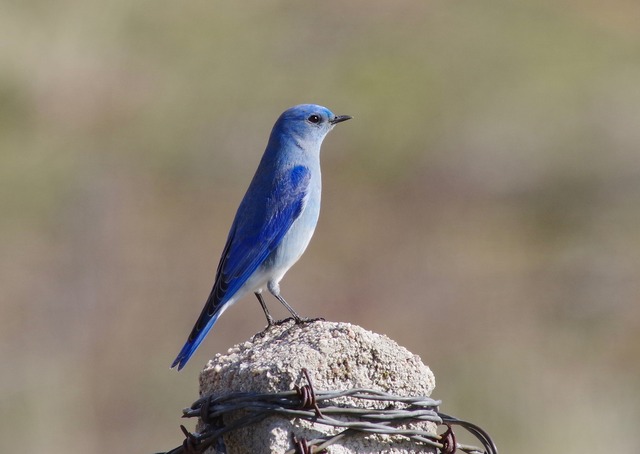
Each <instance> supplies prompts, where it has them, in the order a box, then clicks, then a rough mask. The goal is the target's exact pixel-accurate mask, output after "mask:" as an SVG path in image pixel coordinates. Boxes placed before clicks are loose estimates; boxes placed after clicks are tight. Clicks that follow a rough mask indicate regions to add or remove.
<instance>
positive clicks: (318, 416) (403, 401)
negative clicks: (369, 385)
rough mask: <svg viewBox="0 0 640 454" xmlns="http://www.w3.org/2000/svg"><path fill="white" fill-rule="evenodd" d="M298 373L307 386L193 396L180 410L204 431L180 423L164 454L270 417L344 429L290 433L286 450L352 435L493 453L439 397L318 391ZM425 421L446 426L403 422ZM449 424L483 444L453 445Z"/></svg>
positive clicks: (201, 446)
mask: <svg viewBox="0 0 640 454" xmlns="http://www.w3.org/2000/svg"><path fill="white" fill-rule="evenodd" d="M302 375H303V376H304V378H305V380H306V381H307V384H305V385H303V386H297V385H296V386H294V389H293V390H290V391H281V392H275V393H257V392H237V393H229V394H224V395H219V396H215V395H210V396H206V397H203V398H201V399H198V400H197V401H195V402H194V403H193V405H191V407H189V408H186V409H184V410H183V417H185V418H194V417H197V418H200V419H201V420H202V422H203V424H204V426H205V427H204V429H203V430H202V431H201V432H200V433H190V432H189V431H188V430H187V429H185V428H184V426H180V427H181V430H182V432H183V434H184V435H185V440H184V442H183V444H182V445H181V446H178V447H177V448H175V449H173V450H171V451H168V452H167V453H164V454H199V453H202V452H203V451H204V450H206V449H207V448H209V447H210V446H213V445H216V446H221V445H222V444H223V439H222V436H223V435H224V434H227V433H229V432H232V431H234V430H236V429H239V428H242V427H247V426H250V425H253V424H257V423H259V422H260V421H262V420H263V419H265V418H267V417H269V416H274V415H277V416H281V417H285V418H291V419H293V418H297V419H300V420H306V421H309V422H311V423H319V424H323V425H328V426H333V427H335V428H342V429H343V430H342V431H341V432H339V433H337V434H335V435H327V436H325V437H319V438H316V439H313V440H306V439H303V438H298V437H295V436H294V438H293V443H294V447H295V448H294V449H293V450H289V451H287V453H286V454H311V453H319V452H322V451H323V450H324V449H326V448H327V447H328V446H330V445H332V444H334V443H337V442H338V441H340V440H341V439H343V438H344V437H347V436H355V435H357V434H366V435H371V434H386V435H391V436H395V437H401V438H405V439H408V440H411V441H412V442H414V443H416V444H418V445H423V446H428V447H432V448H435V449H436V450H437V451H438V452H439V453H440V454H455V452H456V451H457V450H460V451H462V452H464V453H467V454H498V449H497V448H496V445H495V443H494V442H493V440H492V439H491V437H490V436H489V434H488V433H487V432H486V431H485V430H484V429H482V428H481V427H479V426H477V425H475V424H473V423H470V422H468V421H463V420H460V419H457V418H455V417H453V416H449V415H446V414H444V413H440V412H439V410H438V406H439V405H440V404H441V403H442V402H440V401H438V400H434V399H431V398H429V397H425V396H414V397H404V396H395V395H393V394H388V393H384V392H381V391H376V390H373V389H364V388H355V389H347V390H343V391H320V390H316V389H314V387H313V384H312V382H311V378H310V376H309V372H308V371H307V369H302ZM341 397H349V398H351V399H353V400H356V401H361V402H362V403H363V405H362V406H355V405H352V406H345V405H344V404H342V403H341V405H340V406H338V405H337V404H336V403H335V402H334V401H335V400H336V399H338V398H341ZM367 402H369V403H377V407H376V408H371V405H370V406H369V407H367V405H366V403H367ZM382 402H386V403H387V405H385V406H384V407H383V408H380V407H381V406H380V403H382ZM231 413H234V418H233V422H232V423H228V424H225V423H224V419H225V418H224V417H225V415H228V414H231ZM238 415H240V416H238ZM227 419H228V418H227ZM424 422H431V423H435V424H436V425H438V426H445V427H446V428H447V429H446V431H445V432H444V433H443V434H442V435H438V434H437V433H433V432H430V431H426V430H422V429H421V428H419V427H415V425H412V426H408V424H409V423H424ZM452 426H459V427H462V428H463V429H465V430H466V431H467V432H469V433H470V434H471V435H473V436H474V437H475V438H476V439H477V440H478V441H479V442H480V443H481V444H482V448H478V447H475V446H467V445H463V444H460V443H458V442H457V437H456V435H455V433H454V431H453V428H452Z"/></svg>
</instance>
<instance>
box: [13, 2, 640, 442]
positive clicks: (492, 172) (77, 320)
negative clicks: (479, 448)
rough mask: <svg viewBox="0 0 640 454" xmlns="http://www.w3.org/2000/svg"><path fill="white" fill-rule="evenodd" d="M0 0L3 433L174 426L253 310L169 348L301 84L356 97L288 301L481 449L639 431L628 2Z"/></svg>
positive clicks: (301, 94)
mask: <svg viewBox="0 0 640 454" xmlns="http://www.w3.org/2000/svg"><path fill="white" fill-rule="evenodd" d="M0 7H1V9H2V14H0V30H1V31H0V35H1V36H2V39H1V40H0V162H1V165H0V206H1V210H2V211H1V213H2V216H1V218H0V238H1V240H0V289H1V293H0V296H1V303H0V310H1V313H0V358H1V359H2V364H3V372H2V373H1V374H0V451H2V452H47V453H51V454H57V453H63V452H68V451H69V449H70V448H72V449H73V451H74V452H88V453H89V452H90V453H112V452H143V453H144V452H155V451H160V450H165V449H169V448H171V447H173V446H175V445H177V444H178V443H179V442H180V438H181V434H180V432H179V430H178V424H180V423H181V422H182V421H180V420H179V415H180V411H181V409H182V408H183V407H185V406H187V405H188V404H190V403H191V402H192V401H193V400H194V399H195V398H196V394H197V375H198V373H199V371H200V368H201V367H202V365H203V364H204V363H205V362H206V360H207V359H208V358H209V357H211V356H213V355H214V354H215V353H216V352H221V351H226V349H227V348H228V347H229V346H231V345H232V344H234V343H236V342H239V341H243V340H244V339H246V338H248V337H250V336H251V335H253V334H254V333H255V332H257V331H259V330H261V329H262V328H263V326H264V319H263V315H262V312H261V311H260V309H259V307H258V304H257V303H256V302H255V301H253V300H252V299H251V298H248V299H247V300H245V301H242V302H240V303H238V304H237V305H236V306H234V307H233V308H231V309H230V310H228V311H227V312H226V313H225V314H224V316H223V318H222V320H221V321H220V322H219V324H217V325H216V327H215V329H214V330H213V331H212V332H211V334H210V335H209V337H208V338H207V339H206V341H205V342H204V343H203V345H202V346H201V348H200V349H199V350H198V352H197V353H196V355H195V356H194V358H193V359H192V360H191V362H190V363H189V365H188V366H187V368H186V369H185V370H184V371H183V372H181V373H176V372H175V371H170V370H169V364H170V363H171V361H172V360H173V358H174V356H175V354H176V353H177V352H178V350H179V348H180V347H181V346H182V343H183V342H184V340H185V338H186V336H187V334H188V332H189V330H190V329H191V326H192V323H193V322H194V320H195V318H196V316H197V314H198V313H199V311H200V309H201V307H202V304H203V301H204V299H205V297H206V296H207V294H208V291H209V289H210V286H211V284H212V279H213V275H214V272H215V268H216V265H217V260H218V257H219V254H220V251H221V249H222V247H223V245H224V241H225V238H226V233H227V230H228V228H229V225H230V223H231V220H232V217H233V214H234V211H235V208H236V206H237V204H238V202H239V200H240V199H241V197H242V195H243V193H244V190H245V188H246V185H247V184H248V182H249V180H250V178H251V176H252V174H253V171H254V169H255V166H256V165H257V162H258V160H259V157H260V155H261V153H262V150H263V149H264V146H265V143H266V139H267V136H268V133H269V130H270V128H271V126H272V124H273V122H274V120H275V118H276V117H277V115H278V114H279V113H280V112H281V111H282V110H284V109H285V108H287V107H289V106H291V105H293V104H298V103H301V102H316V103H320V104H323V105H326V106H328V107H329V108H331V109H332V110H334V112H336V113H339V114H350V115H353V116H354V117H355V120H354V121H352V122H349V123H348V124H347V125H345V126H344V127H342V128H340V129H339V130H336V131H334V132H333V133H332V134H331V135H330V136H329V137H328V138H327V140H326V142H325V145H324V148H323V157H322V158H323V170H324V194H323V198H324V199H323V211H322V214H321V219H320V223H319V226H318V228H317V230H316V235H315V237H314V239H313V241H312V243H311V246H310V247H309V249H308V250H307V253H306V254H305V256H304V258H303V259H302V260H301V262H300V263H299V264H298V265H296V266H295V267H294V268H293V269H292V270H291V272H290V273H289V274H288V275H287V276H286V278H285V279H284V281H283V283H282V288H283V293H284V295H286V297H287V298H288V300H289V301H290V302H291V303H292V304H293V305H294V307H295V308H296V309H297V310H299V312H300V313H302V314H304V315H307V316H324V317H325V318H327V319H328V320H335V321H347V322H351V323H355V324H358V325H361V326H363V327H365V328H367V329H371V330H373V331H376V332H380V333H384V334H386V335H388V336H389V337H391V338H392V339H394V340H396V341H397V342H399V343H400V344H401V345H404V346H405V347H407V348H408V349H410V350H411V351H413V352H415V353H417V354H419V355H420V356H421V357H422V359H423V360H424V361H425V362H426V363H427V364H429V365H430V366H431V367H432V369H433V370H434V372H435V374H436V379H437V387H436V390H435V393H434V395H435V396H436V397H438V398H441V399H443V400H444V405H443V410H445V411H446V412H447V413H450V414H454V415H456V416H459V417H462V418H466V419H469V420H472V421H474V422H476V423H479V424H480V425H482V426H483V427H485V428H486V429H487V430H488V431H489V432H490V433H491V434H492V435H494V436H495V438H496V441H497V443H498V445H499V447H500V448H501V451H502V452H505V453H538V452H560V451H561V452H563V453H565V454H566V453H582V452H633V451H634V450H635V449H636V444H637V443H636V442H635V435H636V431H637V427H638V425H639V424H640V405H639V403H640V402H639V401H640V398H639V397H638V390H639V388H640V385H639V384H640V361H639V358H640V305H639V304H638V301H639V299H640V149H639V148H640V82H639V81H640V28H639V27H638V26H637V25H638V23H640V4H639V3H638V2H635V1H631V0H614V1H612V2H606V3H601V2H595V1H586V2H578V1H575V0H556V1H547V0H543V1H533V0H525V1H522V2H517V3H513V2H507V1H490V2H477V1H471V0H463V1H459V2H452V1H444V0H436V1H430V2H426V1H404V0H403V1H395V2H386V1H351V2H338V1H335V0H330V1H327V2H323V3H322V4H318V3H316V2H276V1H267V2H265V1H255V0H253V1H248V2H242V3H241V4H240V3H232V2H217V1H208V2H203V1H197V2H194V1H186V2H173V3H169V2H161V3H158V2H151V1H140V2H125V1H123V0H116V1H114V2H109V3H104V2H97V1H95V0H85V1H83V2H79V1H61V2H45V1H29V2H10V1H4V2H2V5H1V6H0ZM269 304H270V306H271V307H272V308H273V310H274V312H277V313H278V314H279V315H281V316H284V315H285V314H284V312H283V311H282V310H281V308H280V307H278V306H279V305H278V304H276V302H275V301H274V300H269Z"/></svg>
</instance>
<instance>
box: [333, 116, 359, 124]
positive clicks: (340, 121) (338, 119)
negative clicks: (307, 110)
mask: <svg viewBox="0 0 640 454" xmlns="http://www.w3.org/2000/svg"><path fill="white" fill-rule="evenodd" d="M352 118H353V117H352V116H350V115H338V116H337V117H335V118H334V119H333V120H329V123H331V124H332V125H335V124H337V123H342V122H343V121H347V120H351V119H352Z"/></svg>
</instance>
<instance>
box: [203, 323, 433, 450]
mask: <svg viewBox="0 0 640 454" xmlns="http://www.w3.org/2000/svg"><path fill="white" fill-rule="evenodd" d="M302 368H306V369H307V370H308V371H309V375H310V378H311V380H312V382H313V386H314V388H315V389H316V390H345V389H350V388H370V389H374V390H379V391H384V392H388V393H391V394H395V395H400V396H429V395H430V394H431V392H432V391H433V388H434V387H435V378H434V376H433V374H432V372H431V370H430V369H429V368H428V367H427V366H425V365H424V364H423V363H422V361H421V360H420V357H418V356H417V355H414V354H412V353H411V352H409V351H408V350H407V349H405V348H404V347H401V346H399V345H398V344H397V343H395V342H394V341H392V340H391V339H389V338H388V337H386V336H384V335H380V334H375V333H372V332H370V331H367V330H365V329H363V328H361V327H359V326H355V325H351V324H349V323H333V322H324V321H317V322H313V323H306V324H302V325H295V324H294V323H293V322H286V323H283V324H282V325H278V326H274V327H271V328H270V329H269V330H268V331H266V332H265V333H264V335H262V336H260V335H256V336H254V338H253V339H251V340H250V341H247V342H244V343H242V344H239V345H235V346H234V347H232V348H230V349H229V351H228V352H227V353H226V354H217V355H216V356H215V357H214V358H213V359H212V360H211V361H209V363H208V364H207V366H206V367H205V369H204V370H203V371H202V373H201V375H200V395H201V396H206V395H209V394H214V395H221V394H226V393H229V392H239V391H255V392H278V391H285V390H290V389H293V387H294V385H296V384H298V385H304V384H306V381H305V380H304V379H303V378H302V377H303V376H302V372H301V370H302ZM340 404H341V405H342V404H346V405H360V406H362V401H361V400H357V401H356V400H352V399H350V398H341V401H340ZM387 404H388V402H379V403H378V405H379V408H384V407H385V406H386V405H387ZM366 405H367V406H369V407H373V406H374V405H375V404H374V403H372V402H370V401H368V402H367V403H366ZM412 426H413V427H415V426H417V427H420V428H421V429H423V430H430V431H434V430H435V426H434V425H433V424H430V423H420V424H412ZM341 430H342V429H339V428H333V427H330V426H326V425H320V424H312V423H310V422H307V421H302V420H290V419H287V418H282V417H275V416H274V417H269V418H267V419H266V420H264V421H262V422H261V423H259V424H256V425H253V426H251V427H248V428H244V429H240V430H237V431H235V432H232V433H230V434H228V435H226V436H225V445H226V447H227V452H228V453H229V454H235V453H271V452H274V453H284V452H285V451H287V450H289V449H292V447H293V445H292V435H293V434H295V435H296V436H297V437H299V438H306V439H312V438H316V437H318V436H323V435H327V434H335V433H338V432H340V431H341ZM327 452H328V453H330V454H342V453H379V452H386V453H417V452H434V451H431V450H429V449H428V448H427V447H425V446H423V445H419V444H416V443H414V442H411V441H409V440H406V439H403V438H399V437H389V436H380V435H365V434H360V433H358V434H356V435H354V436H349V437H345V438H344V439H343V440H341V441H340V442H339V443H337V444H334V445H331V446H330V447H329V448H327ZM207 453H208V454H212V453H213V450H212V449H210V450H209V451H207Z"/></svg>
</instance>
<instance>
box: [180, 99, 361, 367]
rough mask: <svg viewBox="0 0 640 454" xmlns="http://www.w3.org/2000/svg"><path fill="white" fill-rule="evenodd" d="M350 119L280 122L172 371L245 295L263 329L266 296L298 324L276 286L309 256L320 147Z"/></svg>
mask: <svg viewBox="0 0 640 454" xmlns="http://www.w3.org/2000/svg"><path fill="white" fill-rule="evenodd" d="M350 118H351V117H350V116H348V115H340V116H336V115H334V114H333V113H332V112H331V111H330V110H329V109H327V108H326V107H322V106H318V105H314V104H301V105H298V106H295V107H292V108H290V109H288V110H285V111H284V112H283V113H282V115H280V118H278V120H277V121H276V123H275V125H274V126H273V129H272V131H271V136H270V137H269V143H268V144H267V148H266V150H265V152H264V155H263V156H262V160H261V161H260V164H259V165H258V169H257V171H256V173H255V175H254V177H253V179H252V180H251V184H250V185H249V189H247V193H246V194H245V196H244V198H243V199H242V202H241V203H240V206H239V207H238V211H237V213H236V217H235V219H234V220H233V224H232V225H231V230H230V231H229V235H228V237H227V244H226V245H225V247H224V250H223V251H222V257H221V258H220V263H219V264H218V271H217V272H216V279H215V282H214V284H213V289H212V290H211V294H210V295H209V298H208V299H207V302H206V304H205V306H204V308H203V309H202V313H201V314H200V317H198V320H197V321H196V324H195V326H194V327H193V330H192V331H191V334H190V335H189V339H188V340H187V342H186V343H185V344H184V347H182V350H180V353H179V354H178V356H177V357H176V359H175V361H174V362H173V364H172V365H171V367H172V368H173V367H176V366H178V370H180V369H182V368H183V367H184V366H185V364H186V363H187V361H189V358H190V357H191V355H193V353H194V352H195V350H196V349H197V348H198V346H199V345H200V343H201V342H202V340H203V339H204V338H205V336H206V335H207V333H208V332H209V330H210V329H211V327H212V326H213V325H214V323H215V322H216V320H218V317H220V315H222V313H223V312H224V311H225V310H226V309H227V308H229V306H231V305H232V304H233V303H235V302H236V301H238V300H239V299H240V298H242V297H243V296H245V295H247V294H249V293H250V292H253V293H254V294H255V295H256V297H257V298H258V302H259V303H260V306H261V307H262V310H263V311H264V314H265V316H266V317H267V324H268V326H271V325H273V324H274V320H273V317H272V316H271V314H270V313H269V310H268V309H267V306H266V304H265V302H264V299H263V297H262V291H263V290H264V289H265V288H266V289H267V290H268V291H269V292H270V293H271V294H272V295H273V296H275V297H276V298H277V299H278V300H279V301H280V302H281V303H282V304H283V305H284V307H286V308H287V310H288V311H289V312H290V313H291V315H292V316H293V318H294V319H295V321H296V323H301V322H303V321H304V320H303V319H302V318H301V317H300V316H299V315H298V314H297V313H296V312H295V311H294V310H293V308H292V307H291V306H290V305H289V304H288V303H287V302H286V301H285V299H284V298H283V297H282V295H280V285H279V284H280V280H281V279H282V277H283V276H284V275H285V273H286V272H287V271H288V270H289V268H291V266H293V264H294V263H296V262H297V261H298V259H299V258H300V256H301V255H302V253H303V252H304V250H305V249H306V248H307V245H308V244H309V241H310V240H311V236H312V235H313V231H314V230H315V228H316V224H317V222H318V215H319V214H320V193H321V186H322V183H321V176H320V145H321V144H322V141H323V140H324V138H325V136H326V135H327V133H328V132H329V131H331V129H333V127H334V126H335V125H336V124H338V123H340V122H343V121H346V120H349V119H350Z"/></svg>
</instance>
